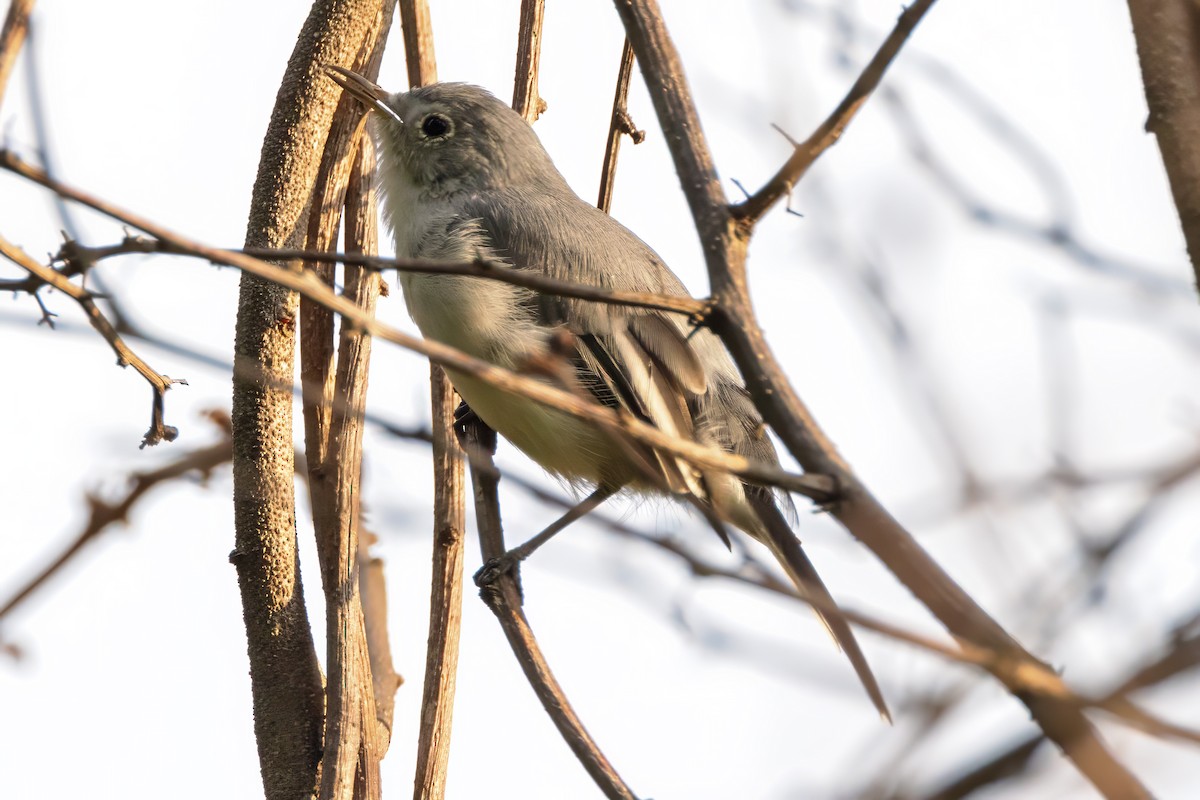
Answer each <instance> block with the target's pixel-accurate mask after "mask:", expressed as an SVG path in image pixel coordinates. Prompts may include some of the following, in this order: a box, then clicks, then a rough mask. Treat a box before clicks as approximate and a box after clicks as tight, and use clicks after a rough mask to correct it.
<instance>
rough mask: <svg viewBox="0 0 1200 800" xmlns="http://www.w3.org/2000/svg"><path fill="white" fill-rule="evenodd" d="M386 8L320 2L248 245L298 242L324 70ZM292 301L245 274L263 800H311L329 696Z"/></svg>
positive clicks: (389, 2) (245, 593)
mask: <svg viewBox="0 0 1200 800" xmlns="http://www.w3.org/2000/svg"><path fill="white" fill-rule="evenodd" d="M393 6H394V0H316V2H314V4H313V6H312V8H311V10H310V12H309V15H308V18H307V19H306V20H305V23H304V26H303V28H302V30H301V31H300V34H299V36H298V37H297V41H296V46H295V49H294V50H293V52H292V55H291V57H290V58H289V60H288V65H287V69H286V72H285V74H284V78H283V82H282V85H281V87H280V89H279V92H278V94H277V95H276V100H275V107H274V109H273V110H272V113H271V121H270V124H269V126H268V129H267V132H266V136H265V137H264V142H263V150H262V155H261V158H260V161H259V169H258V175H257V178H256V180H255V185H254V192H253V196H252V199H251V205H250V213H249V219H248V221H247V227H246V242H245V244H246V246H248V247H280V246H296V245H297V244H298V243H299V242H300V241H301V240H302V237H303V235H304V233H305V231H306V229H307V227H308V226H307V220H308V215H309V213H310V211H311V206H310V203H311V200H312V189H313V185H314V182H315V181H316V179H317V175H318V172H319V170H320V160H321V154H322V153H323V152H324V149H325V143H326V138H327V136H328V133H329V130H330V126H331V123H332V121H333V115H334V112H335V110H336V107H337V101H338V99H339V97H340V92H339V91H338V89H337V87H336V86H334V85H333V84H331V83H330V82H329V81H328V80H327V79H326V78H325V76H324V73H323V71H322V66H323V65H325V64H337V65H342V66H353V64H354V60H355V58H356V57H358V56H359V54H360V53H362V52H364V51H367V52H369V51H370V49H371V43H372V42H373V41H374V40H375V38H376V37H378V36H379V35H380V32H381V31H382V30H384V29H385V25H386V23H387V22H388V21H390V19H391V14H392V9H393ZM312 279H313V280H314V281H316V282H318V283H319V279H317V278H316V277H315V276H312ZM325 288H326V290H327V291H328V289H327V287H325ZM331 294H332V292H331ZM339 299H341V300H342V301H343V302H344V303H345V305H346V306H350V307H355V306H354V303H352V302H350V301H348V300H345V299H344V298H339ZM297 305H298V303H297V296H296V294H295V293H293V292H292V291H290V290H289V289H287V288H285V287H281V286H279V285H277V284H273V283H270V282H269V281H265V280H264V279H263V278H262V276H260V275H254V274H253V273H251V274H243V276H242V283H241V289H240V293H239V298H238V315H237V331H236V337H235V350H234V352H235V355H234V371H233V375H234V378H233V430H234V437H233V439H234V456H233V485H234V490H233V494H234V527H235V542H236V543H235V549H234V553H233V555H232V556H231V559H232V560H233V562H234V565H235V566H236V567H237V572H238V584H239V587H240V589H241V595H242V606H243V616H244V619H245V624H246V637H247V642H248V645H249V648H248V649H249V656H250V676H251V690H252V694H253V698H254V724H255V738H256V739H257V743H258V753H259V763H260V766H261V768H262V777H263V788H264V790H265V794H266V797H267V800H292V798H296V797H309V796H311V795H313V794H314V793H315V792H316V790H317V786H318V781H319V775H318V772H319V765H320V763H321V758H322V747H323V745H322V728H323V718H324V709H325V697H324V691H323V687H322V684H321V674H320V668H319V665H318V663H317V657H316V652H315V649H314V647H313V640H312V630H311V626H310V623H309V620H308V615H307V612H306V610H305V606H304V591H303V585H302V583H301V579H300V570H299V555H298V552H297V543H296V501H295V488H294V479H293V477H292V473H293V468H294V465H293V462H294V455H293V447H292V393H291V391H290V387H291V384H292V380H293V377H294V360H295V319H296V316H297ZM355 749H356V750H357V748H355Z"/></svg>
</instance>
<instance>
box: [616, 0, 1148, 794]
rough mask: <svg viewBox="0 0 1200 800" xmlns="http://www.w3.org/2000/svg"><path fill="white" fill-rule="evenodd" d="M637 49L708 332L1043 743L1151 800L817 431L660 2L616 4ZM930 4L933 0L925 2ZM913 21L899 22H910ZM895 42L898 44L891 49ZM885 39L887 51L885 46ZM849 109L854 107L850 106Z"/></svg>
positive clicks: (799, 452)
mask: <svg viewBox="0 0 1200 800" xmlns="http://www.w3.org/2000/svg"><path fill="white" fill-rule="evenodd" d="M615 2H616V6H617V10H618V12H619V13H620V15H621V18H622V20H623V22H624V23H625V29H626V32H627V34H628V36H629V38H630V41H632V43H633V47H634V51H635V52H636V53H637V57H638V61H639V62H640V63H641V65H642V72H643V74H644V75H645V77H646V84H647V86H648V88H649V90H650V95H651V98H652V100H653V102H654V107H655V111H656V112H657V115H658V119H659V124H660V125H661V126H662V128H663V130H664V132H665V134H666V139H667V143H668V145H669V147H670V149H671V154H672V157H673V159H674V161H675V167H676V171H677V172H678V173H679V176H680V182H681V185H682V187H683V190H684V193H685V195H686V196H687V199H688V204H689V206H690V207H691V210H692V216H693V218H694V220H695V224H696V229H697V231H698V233H699V236H700V240H701V241H702V242H703V243H704V252H705V260H706V263H707V266H708V271H709V279H710V281H711V283H712V287H713V298H714V300H715V309H714V313H713V314H712V315H711V317H710V320H709V321H710V324H711V325H712V327H713V328H714V330H716V332H717V333H719V334H720V336H721V338H722V340H723V341H724V342H725V344H726V346H727V347H728V348H729V350H730V353H731V354H732V355H733V357H734V360H735V361H736V362H737V364H738V368H739V369H740V370H741V372H742V375H743V376H744V377H745V379H746V386H747V388H748V389H749V390H750V393H751V395H752V396H753V398H754V400H755V403H756V405H757V406H758V408H759V410H760V411H761V412H762V413H763V416H764V418H765V419H766V421H767V422H768V423H769V424H770V425H771V427H772V428H774V429H775V431H776V432H777V433H778V434H779V437H780V438H781V440H783V442H784V444H785V445H786V446H787V447H788V450H789V451H790V452H791V453H792V455H793V456H794V457H795V458H796V459H797V460H798V461H799V462H800V464H801V465H802V466H803V467H804V469H805V471H807V472H810V473H816V474H822V475H827V476H830V477H832V478H833V479H834V480H835V481H836V482H837V485H838V486H839V488H840V492H839V495H838V500H837V502H836V503H834V504H833V505H832V508H831V511H832V513H833V514H834V515H835V517H836V518H837V519H838V521H839V522H840V523H841V524H842V525H844V526H845V528H846V529H847V530H848V531H850V532H851V533H852V534H853V535H854V536H855V537H856V538H858V540H859V541H861V542H862V543H863V544H865V545H866V546H867V547H868V548H869V549H870V550H871V551H872V552H873V553H874V554H875V555H876V556H877V557H878V558H879V559H880V560H881V561H882V562H883V563H884V564H885V565H886V566H887V567H888V568H889V569H890V570H891V571H892V573H893V574H894V575H895V576H896V577H897V578H898V579H899V580H900V581H901V582H902V583H903V584H904V585H905V586H906V587H907V588H908V589H909V591H911V592H912V593H913V594H914V595H915V596H916V597H917V598H918V599H919V600H920V601H921V602H922V603H923V604H924V605H925V606H926V608H928V609H929V610H930V611H931V612H932V613H933V614H934V616H936V617H937V618H938V620H939V621H940V622H941V623H942V624H943V625H944V626H945V627H946V629H947V630H948V631H950V632H951V633H952V634H954V635H955V636H956V637H958V638H960V639H963V640H966V641H968V642H970V643H972V644H976V645H979V646H981V647H984V648H987V649H990V650H993V651H994V652H996V653H997V654H999V656H1000V657H999V658H998V660H997V663H996V664H993V665H989V666H988V668H989V670H990V671H991V672H992V674H993V675H994V676H995V677H996V678H997V679H998V680H999V681H1000V682H1001V683H1003V684H1004V685H1006V686H1007V687H1008V688H1009V690H1010V691H1011V692H1012V693H1013V694H1014V696H1016V697H1017V698H1018V699H1019V700H1020V701H1021V702H1022V703H1024V704H1025V705H1026V707H1027V708H1028V709H1029V710H1030V712H1031V715H1032V716H1033V718H1034V720H1035V721H1036V722H1037V724H1038V725H1039V726H1041V728H1042V730H1043V731H1045V733H1046V735H1047V736H1048V737H1049V738H1050V739H1052V740H1053V741H1054V742H1055V743H1056V744H1057V745H1058V746H1059V747H1060V748H1062V750H1063V752H1064V753H1065V754H1066V755H1067V756H1068V757H1069V758H1070V759H1071V760H1072V762H1073V763H1074V764H1075V766H1076V767H1077V768H1078V769H1079V771H1080V772H1081V773H1082V774H1083V775H1084V776H1085V777H1086V778H1087V779H1088V780H1089V781H1091V783H1092V784H1093V785H1094V786H1095V787H1096V788H1097V789H1098V790H1099V791H1100V792H1101V793H1103V794H1104V795H1105V796H1106V797H1114V798H1142V797H1148V796H1149V793H1148V792H1147V790H1146V789H1145V787H1144V786H1142V785H1141V783H1140V782H1139V781H1138V780H1137V778H1136V777H1135V776H1134V775H1133V774H1132V773H1131V772H1129V770H1128V769H1127V768H1126V767H1125V766H1124V765H1123V764H1121V762H1120V761H1118V760H1117V759H1116V758H1115V757H1114V756H1113V755H1112V754H1111V753H1110V752H1109V751H1108V750H1107V748H1106V747H1105V745H1104V744H1103V742H1102V741H1101V740H1100V738H1099V735H1098V734H1097V732H1096V730H1095V729H1094V728H1093V726H1092V725H1091V723H1090V722H1089V721H1088V719H1087V718H1086V717H1085V716H1084V714H1083V712H1082V710H1081V709H1079V708H1078V707H1076V706H1072V705H1070V704H1068V703H1064V702H1062V701H1061V700H1059V699H1055V698H1051V697H1048V696H1034V695H1031V694H1029V693H1027V692H1025V691H1023V690H1022V689H1021V688H1020V687H1019V686H1018V685H1017V684H1016V683H1015V682H1013V681H1012V679H1011V674H1012V672H1013V671H1014V670H1016V671H1019V670H1021V669H1027V670H1034V671H1036V672H1038V673H1039V674H1042V675H1045V676H1047V678H1049V679H1051V680H1057V677H1056V676H1055V674H1054V673H1053V671H1052V670H1050V668H1049V667H1048V666H1047V665H1045V664H1043V663H1042V662H1040V661H1038V660H1037V659H1036V658H1034V657H1033V656H1032V655H1031V654H1030V653H1028V652H1027V651H1026V650H1025V649H1024V648H1023V647H1021V645H1020V644H1019V643H1018V642H1017V641H1016V640H1015V639H1013V638H1012V637H1011V636H1010V635H1009V634H1008V632H1007V631H1005V630H1004V628H1003V627H1001V626H1000V624H999V623H997V622H996V621H995V620H994V619H992V618H991V617H990V616H989V615H988V614H987V612H986V611H984V610H983V609H982V608H981V607H980V606H979V605H978V604H977V603H976V602H975V601H974V599H973V598H971V596H970V595H968V594H967V593H966V592H965V591H963V589H962V588H961V587H960V586H959V585H958V584H957V583H955V582H954V580H953V579H952V578H951V577H950V576H949V575H948V574H947V573H946V572H945V571H944V570H943V569H942V568H941V567H940V566H939V565H938V564H937V562H935V561H934V560H933V559H932V558H931V557H930V556H929V554H928V553H927V552H925V550H924V549H923V548H922V547H921V545H920V544H919V543H918V542H917V541H916V539H915V538H913V536H912V534H910V533H909V532H908V531H907V530H905V529H904V527H903V526H901V525H900V523H899V522H898V521H897V520H896V519H895V518H894V517H893V516H892V515H891V514H890V513H889V512H888V511H887V509H886V508H884V507H883V506H882V504H880V502H879V501H878V500H877V499H876V498H875V497H874V495H872V494H871V493H870V491H869V490H868V489H867V488H866V486H864V485H863V483H862V482H861V481H860V480H859V479H858V477H857V475H855V474H854V472H853V471H852V470H851V469H850V467H849V465H848V464H847V463H846V461H845V460H844V459H843V458H842V457H841V456H840V454H839V453H838V452H837V450H836V448H835V447H834V445H833V443H832V442H831V441H830V440H829V438H828V437H827V436H826V435H825V432H824V431H823V430H821V428H820V426H819V425H817V423H816V420H815V419H813V417H812V415H811V414H810V412H809V411H808V409H807V407H806V406H805V405H804V404H803V403H802V402H801V400H800V398H799V396H798V395H797V394H796V392H795V389H794V388H793V387H792V386H791V384H790V382H789V381H788V380H787V378H786V376H785V375H784V373H783V371H782V370H781V369H780V367H779V364H778V362H777V361H776V360H775V358H774V355H773V353H772V352H771V349H770V347H769V346H768V344H767V342H766V339H765V337H764V336H763V333H762V330H761V328H760V327H759V326H758V323H757V321H756V319H755V316H754V311H753V308H752V306H751V304H750V299H749V297H750V296H749V291H748V287H747V283H746V271H745V257H746V247H747V244H748V239H749V235H750V228H749V227H740V228H739V226H738V224H737V222H736V221H734V220H733V219H732V217H731V209H730V208H729V206H728V205H727V203H726V201H725V198H724V193H723V192H722V191H721V188H720V185H719V183H718V182H717V178H716V170H715V167H714V165H713V161H712V156H711V154H710V153H709V150H708V147H707V144H706V143H705V141H704V135H703V133H702V131H701V129H700V122H699V117H698V115H697V113H696V108H695V105H694V103H693V102H692V99H691V93H690V91H689V89H688V86H687V82H686V79H685V77H684V74H683V67H682V64H681V62H680V60H679V53H678V51H676V49H675V46H674V43H673V42H672V41H671V39H670V36H669V35H668V33H667V30H666V26H665V25H664V23H663V20H662V14H661V12H660V11H659V8H658V5H657V3H655V2H654V0H615ZM918 6H920V7H921V8H927V7H928V6H929V3H928V2H925V3H918V4H915V5H914V8H916V7H918ZM909 22H912V19H911V17H907V16H904V15H902V16H901V24H902V25H903V24H907V23H909ZM892 41H893V40H892V39H891V38H889V40H888V42H892ZM888 42H885V47H886V46H888ZM848 108H849V109H850V110H851V111H853V109H854V108H856V106H855V105H851V106H849V107H848Z"/></svg>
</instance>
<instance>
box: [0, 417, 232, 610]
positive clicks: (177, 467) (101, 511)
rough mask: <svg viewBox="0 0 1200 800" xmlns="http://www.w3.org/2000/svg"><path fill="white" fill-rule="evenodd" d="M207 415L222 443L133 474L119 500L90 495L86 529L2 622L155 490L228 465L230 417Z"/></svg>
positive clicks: (13, 601)
mask: <svg viewBox="0 0 1200 800" xmlns="http://www.w3.org/2000/svg"><path fill="white" fill-rule="evenodd" d="M208 416H209V419H211V420H212V421H213V422H214V423H215V424H216V427H217V428H218V429H219V430H220V431H221V433H222V434H223V435H222V437H221V439H220V441H218V442H216V443H215V444H212V445H210V446H208V447H203V448H200V449H198V450H193V451H191V452H187V453H184V454H182V455H180V456H179V457H178V458H176V459H175V460H174V461H172V462H170V463H168V464H166V465H164V466H162V467H159V468H158V469H153V470H148V471H146V472H135V473H133V474H132V475H130V476H129V489H128V491H126V492H125V494H124V495H123V496H122V497H121V498H120V499H118V500H114V501H108V500H104V499H103V498H101V497H99V496H97V495H94V494H89V495H88V497H87V504H88V509H89V511H90V513H89V515H88V520H87V523H86V524H85V525H84V526H83V530H81V531H80V532H79V534H78V535H77V536H76V537H75V539H74V540H73V541H72V542H71V543H70V544H69V545H67V547H66V548H64V549H63V551H62V552H61V553H60V554H59V555H58V556H56V557H55V559H54V560H53V561H52V562H50V564H48V565H47V566H46V567H45V568H43V569H42V570H41V571H40V572H38V574H37V575H35V576H34V577H33V578H31V579H30V580H29V581H28V582H26V583H25V585H23V586H22V587H21V588H20V589H18V590H17V591H16V592H14V593H13V595H12V597H10V598H9V599H8V600H6V601H5V602H4V604H3V605H0V620H3V619H4V617H6V616H7V615H8V614H9V612H11V611H12V610H13V609H14V608H16V607H17V606H18V605H20V604H21V603H22V602H24V601H25V600H26V599H27V598H28V597H29V596H30V595H31V594H33V593H34V592H36V591H37V590H38V589H39V588H41V587H42V586H43V585H45V583H46V582H47V581H49V580H50V579H51V578H52V577H53V576H54V575H55V574H56V573H58V571H59V570H60V569H62V567H63V566H64V565H65V564H67V563H68V562H69V561H70V560H71V559H72V558H74V557H75V556H76V555H77V554H78V553H79V552H80V551H81V550H82V549H83V548H84V546H85V545H86V544H87V543H88V542H90V541H91V540H92V539H94V538H96V537H97V536H98V535H100V534H101V533H103V532H104V531H105V530H107V529H109V528H110V527H111V526H112V525H114V524H116V523H122V524H124V523H127V522H128V521H129V513H130V512H131V511H132V510H133V507H134V506H135V505H137V502H138V501H139V500H140V499H141V498H142V497H144V496H145V495H146V494H148V493H149V492H150V491H151V490H152V489H154V488H156V487H158V486H161V485H163V484H164V483H168V482H170V481H173V480H176V479H178V478H181V477H183V476H185V475H189V474H192V473H195V474H197V475H199V476H200V477H201V478H207V477H209V476H210V475H211V474H212V473H213V470H215V469H216V468H217V467H219V466H221V465H223V464H227V463H228V462H229V459H230V458H231V457H232V453H233V444H232V441H231V439H230V438H229V418H228V417H227V416H225V414H224V413H220V412H212V413H210V414H209V415H208Z"/></svg>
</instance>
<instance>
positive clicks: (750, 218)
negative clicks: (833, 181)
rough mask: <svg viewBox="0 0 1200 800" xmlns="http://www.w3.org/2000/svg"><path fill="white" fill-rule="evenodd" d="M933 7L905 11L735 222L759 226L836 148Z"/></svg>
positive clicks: (923, 2)
mask: <svg viewBox="0 0 1200 800" xmlns="http://www.w3.org/2000/svg"><path fill="white" fill-rule="evenodd" d="M933 3H934V0H917V2H915V3H913V4H912V5H911V6H909V7H908V8H906V9H904V13H902V14H901V15H900V18H899V19H898V20H896V27H894V28H893V29H892V32H891V34H889V35H888V37H887V39H885V40H884V42H883V44H882V45H881V46H880V48H879V50H878V51H877V52H876V53H875V56H874V58H872V59H871V61H870V63H868V64H867V66H866V68H865V69H863V71H862V72H861V73H860V74H859V76H858V80H856V81H855V82H854V85H853V86H851V87H850V91H849V92H847V93H846V96H845V97H844V98H842V102H841V103H839V104H838V107H837V108H835V109H834V110H833V113H832V114H830V115H829V116H828V117H826V118H825V121H824V122H822V123H821V124H820V125H818V126H817V129H816V130H815V131H813V132H812V134H811V135H810V136H809V137H808V138H807V139H805V140H804V141H803V142H800V143H799V144H797V145H796V148H795V151H794V152H793V153H792V156H791V158H789V159H788V160H787V162H786V163H785V164H784V165H783V166H782V167H780V168H779V171H778V172H776V173H775V175H774V177H772V178H771V180H769V181H768V182H767V184H766V186H764V187H763V188H761V189H759V190H758V191H757V192H755V193H754V194H752V195H751V196H750V197H747V198H746V199H745V200H744V201H743V202H741V203H739V204H738V205H736V206H734V207H733V216H734V217H735V218H737V219H738V220H739V221H740V222H741V223H742V224H743V225H745V226H746V227H747V228H750V227H753V226H754V223H756V222H758V220H759V219H761V218H762V216H763V214H766V213H767V211H768V210H769V209H770V208H771V206H773V205H775V203H777V202H779V200H780V198H782V197H786V196H787V195H789V194H791V192H792V189H794V188H796V184H797V183H798V182H799V180H800V178H802V177H803V176H804V173H806V172H808V168H809V167H811V166H812V165H813V164H814V163H816V160H817V159H818V158H820V157H821V155H822V154H823V153H824V152H825V151H826V150H828V149H829V148H830V147H833V146H834V145H835V144H837V141H838V139H840V138H841V137H842V133H843V132H844V131H845V130H846V126H847V125H849V124H850V122H851V120H853V119H854V116H855V115H856V114H857V113H858V110H859V109H860V108H862V107H863V104H864V103H866V102H867V99H868V98H870V96H871V93H872V92H874V91H875V88H876V87H877V86H879V82H880V81H881V80H883V75H884V73H885V72H887V69H888V67H889V66H891V63H892V61H893V60H894V59H895V58H896V55H897V54H898V53H899V52H900V48H901V47H903V46H904V43H905V42H906V41H908V37H909V35H910V34H911V33H912V32H913V30H914V29H915V28H916V27H917V24H918V23H920V21H921V19H922V18H923V17H924V16H925V12H926V11H928V10H929V8H930V6H932V5H933Z"/></svg>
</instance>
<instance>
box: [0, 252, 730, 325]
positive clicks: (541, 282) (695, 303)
mask: <svg viewBox="0 0 1200 800" xmlns="http://www.w3.org/2000/svg"><path fill="white" fill-rule="evenodd" d="M68 244H69V245H70V246H71V247H72V248H73V249H74V250H73V251H74V252H78V253H79V254H80V255H81V256H86V258H87V259H88V260H90V261H101V260H103V259H107V258H113V257H116V256H120V255H126V254H129V253H141V254H146V253H163V254H167V255H179V256H194V255H196V254H195V253H192V252H190V251H186V250H180V249H179V248H176V247H173V246H171V245H170V244H169V243H167V242H163V241H160V240H158V239H153V238H147V237H144V236H130V237H126V238H125V239H123V240H122V241H120V242H118V243H117V244H113V245H104V246H101V247H85V246H83V245H80V244H79V243H78V242H71V243H68ZM65 248H66V246H64V250H65ZM227 252H237V253H244V254H245V255H248V256H253V257H254V258H258V259H264V260H267V261H280V262H284V261H287V262H291V261H298V262H312V263H319V264H330V263H344V264H353V265H355V266H361V267H367V268H368V269H375V270H388V269H395V270H399V271H400V272H421V273H426V274H432V275H471V276H476V277H480V278H487V279H489V280H495V281H500V282H501V283H511V284H513V285H514V286H523V287H525V288H527V289H533V290H535V291H538V292H543V293H545V294H552V295H557V296H560V297H576V298H579V299H581V300H594V301H596V302H598V303H607V304H609V305H616V306H630V307H636V308H651V309H656V310H658V311H667V312H671V313H675V314H686V315H689V316H693V317H696V318H698V319H702V318H703V317H704V315H705V314H706V313H707V312H708V310H709V308H710V307H711V306H710V304H709V303H708V301H706V300H697V299H696V298H693V297H688V296H687V295H668V294H656V293H654V292H625V291H616V290H608V289H604V288H601V287H599V286H593V285H591V284H587V283H573V282H571V281H564V280H558V279H556V278H551V277H548V276H545V275H542V274H541V273H537V272H533V271H530V270H523V269H513V268H512V267H510V266H509V265H507V264H504V263H502V262H496V261H487V260H482V259H481V260H477V261H443V260H439V259H427V258H385V257H383V256H368V255H362V254H358V253H329V252H325V253H321V252H316V251H313V250H304V249H298V248H270V247H244V248H241V249H236V250H235V249H230V250H228V251H227ZM68 274H69V273H68ZM40 285H41V283H40V282H39V281H37V280H36V279H35V278H32V277H30V278H22V279H20V280H14V281H9V282H4V281H0V291H6V292H7V291H13V292H17V291H21V292H29V291H33V290H35V289H36V288H37V287H38V286H40Z"/></svg>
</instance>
